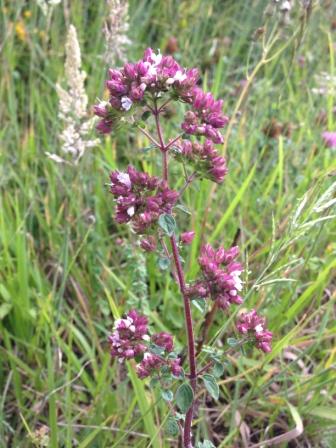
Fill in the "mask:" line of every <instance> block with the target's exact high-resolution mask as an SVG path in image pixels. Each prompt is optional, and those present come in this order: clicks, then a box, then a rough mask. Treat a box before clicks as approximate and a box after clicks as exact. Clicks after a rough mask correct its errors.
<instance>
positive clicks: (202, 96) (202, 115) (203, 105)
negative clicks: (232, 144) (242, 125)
mask: <svg viewBox="0 0 336 448" xmlns="http://www.w3.org/2000/svg"><path fill="white" fill-rule="evenodd" d="M189 102H190V104H191V107H192V111H188V112H186V114H185V117H184V122H183V123H182V129H183V130H184V131H185V132H186V133H187V134H193V135H201V136H205V137H206V138H208V139H210V140H212V141H213V142H214V143H223V142H224V138H223V136H222V134H221V133H220V131H219V129H221V128H223V127H224V126H225V125H226V124H227V123H228V121H229V119H228V117H226V116H225V115H224V114H223V112H222V108H223V101H222V100H217V101H216V100H215V99H214V97H213V96H212V94H211V93H209V92H208V93H206V92H203V90H202V89H200V88H199V87H195V88H194V89H193V91H192V94H191V96H190V99H189Z"/></svg>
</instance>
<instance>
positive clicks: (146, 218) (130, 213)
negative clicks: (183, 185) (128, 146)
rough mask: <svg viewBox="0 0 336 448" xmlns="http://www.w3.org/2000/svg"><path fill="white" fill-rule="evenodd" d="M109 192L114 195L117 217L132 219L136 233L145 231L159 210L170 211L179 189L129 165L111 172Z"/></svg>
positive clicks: (123, 219)
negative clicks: (124, 168)
mask: <svg viewBox="0 0 336 448" xmlns="http://www.w3.org/2000/svg"><path fill="white" fill-rule="evenodd" d="M110 179H111V189H110V191H111V193H112V194H113V195H114V197H115V198H116V202H117V209H116V221H117V222H118V223H127V222H130V221H131V222H132V227H133V229H134V231H135V232H136V233H139V234H142V233H145V232H146V231H147V230H148V229H149V228H150V227H151V226H152V225H153V224H155V223H156V222H157V220H158V218H159V216H160V215H161V214H162V213H171V210H172V208H173V206H174V205H175V203H176V201H177V199H178V193H177V192H176V191H174V190H170V189H169V188H168V186H167V183H166V182H165V181H163V180H160V179H159V178H157V177H154V176H150V175H149V174H147V173H143V172H140V171H137V170H136V169H135V168H134V167H132V166H129V167H128V168H127V171H126V172H120V171H113V172H112V173H111V175H110Z"/></svg>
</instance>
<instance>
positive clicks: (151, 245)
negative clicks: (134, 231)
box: [140, 235, 156, 252]
mask: <svg viewBox="0 0 336 448" xmlns="http://www.w3.org/2000/svg"><path fill="white" fill-rule="evenodd" d="M140 246H141V248H142V249H143V250H144V251H146V252H155V250H156V240H155V238H154V237H153V236H152V235H150V236H148V237H147V238H145V239H143V240H141V242H140Z"/></svg>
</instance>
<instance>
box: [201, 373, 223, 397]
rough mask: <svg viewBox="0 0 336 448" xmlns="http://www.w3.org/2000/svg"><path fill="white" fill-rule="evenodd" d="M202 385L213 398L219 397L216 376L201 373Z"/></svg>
mask: <svg viewBox="0 0 336 448" xmlns="http://www.w3.org/2000/svg"><path fill="white" fill-rule="evenodd" d="M202 380H203V383H204V386H205V388H206V390H207V391H208V392H209V394H210V395H211V396H212V398H214V399H215V400H218V397H219V387H218V384H217V381H216V378H215V377H214V376H212V375H208V374H206V375H203V377H202Z"/></svg>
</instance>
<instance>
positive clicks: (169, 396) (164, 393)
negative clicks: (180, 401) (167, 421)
mask: <svg viewBox="0 0 336 448" xmlns="http://www.w3.org/2000/svg"><path fill="white" fill-rule="evenodd" d="M161 397H162V398H163V399H164V400H165V401H172V400H173V398H174V394H173V392H172V391H171V390H169V389H162V390H161Z"/></svg>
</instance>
